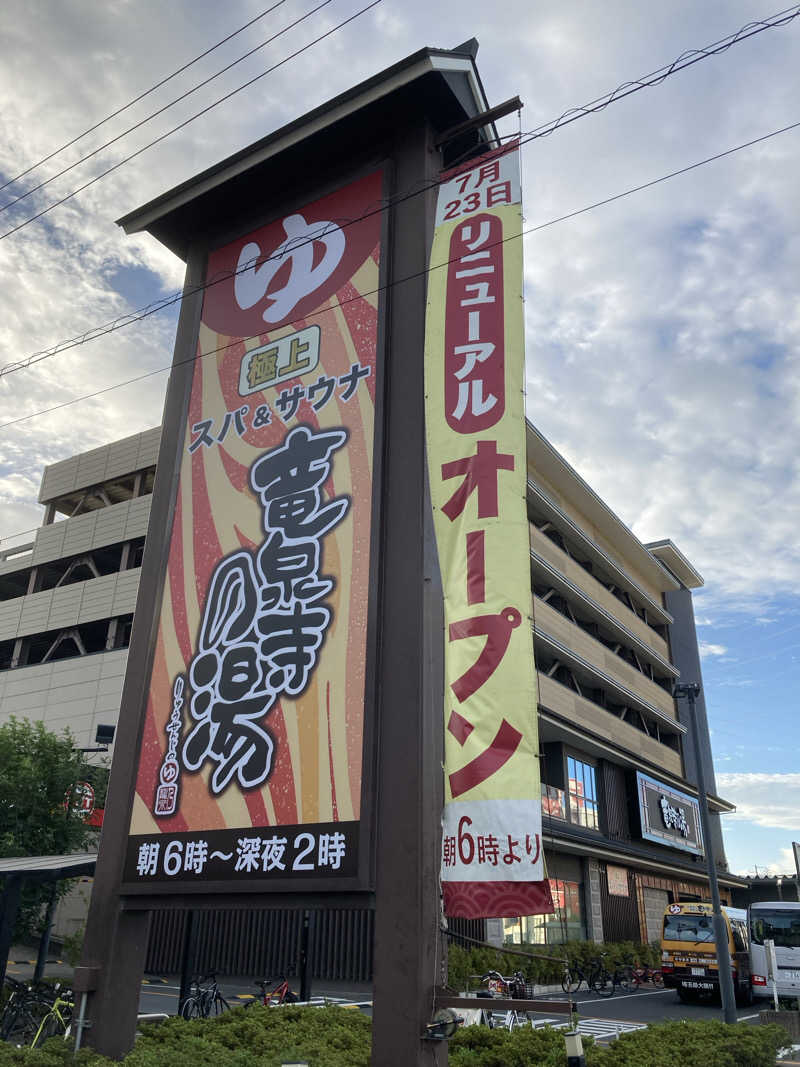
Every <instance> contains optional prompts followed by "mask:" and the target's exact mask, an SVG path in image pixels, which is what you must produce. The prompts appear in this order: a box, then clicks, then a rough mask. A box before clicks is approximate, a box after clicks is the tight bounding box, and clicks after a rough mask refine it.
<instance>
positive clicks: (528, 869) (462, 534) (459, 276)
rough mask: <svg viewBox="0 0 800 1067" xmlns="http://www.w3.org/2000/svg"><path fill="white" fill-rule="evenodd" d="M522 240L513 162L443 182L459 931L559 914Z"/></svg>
mask: <svg viewBox="0 0 800 1067" xmlns="http://www.w3.org/2000/svg"><path fill="white" fill-rule="evenodd" d="M521 229H522V217H521V203H520V182H519V153H518V150H517V149H516V148H512V149H511V150H509V149H508V148H505V149H500V150H498V151H497V152H493V153H489V154H487V155H485V156H483V157H482V158H481V159H479V160H478V161H471V162H470V164H469V166H468V167H466V168H464V169H461V170H459V171H455V172H453V173H450V174H447V175H444V180H443V182H442V184H441V186H440V189H439V194H438V205H437V212H436V228H435V232H434V240H433V248H432V251H431V268H432V270H431V273H430V275H429V281H428V286H429V288H428V313H427V322H426V351H425V365H426V423H427V443H428V465H429V474H430V485H431V497H432V501H433V508H434V523H435V529H436V541H437V547H438V553H439V561H440V567H441V573H442V583H443V587H444V608H445V633H444V647H445V656H444V660H445V702H444V716H445V719H444V722H445V808H444V817H443V837H442V868H441V870H442V888H443V894H444V907H445V912H446V914H447V915H450V916H458V917H466V918H480V917H489V916H515V915H529V914H535V913H544V912H551V911H552V910H553V906H552V901H551V898H550V892H549V889H548V885H547V882H546V881H545V880H544V869H543V859H542V838H541V794H540V784H539V765H538V758H537V757H538V750H539V745H538V729H537V706H536V678H535V671H534V662H533V637H532V633H531V609H532V605H531V589H530V549H529V534H528V519H527V510H526V505H525V487H526V476H527V467H526V459H525V412H524V406H523V381H524V351H523V324H522V247H521V245H522V242H521V240H519V237H520V236H521ZM442 264H446V266H444V267H443V266H441V265H442Z"/></svg>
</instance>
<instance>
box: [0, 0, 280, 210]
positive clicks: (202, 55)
mask: <svg viewBox="0 0 800 1067" xmlns="http://www.w3.org/2000/svg"><path fill="white" fill-rule="evenodd" d="M285 3H286V0H278V3H276V4H273V5H272V7H268V8H267V9H266V11H262V12H261V14H260V15H256V17H255V18H253V19H250V21H249V22H245V24H244V26H240V27H239V29H238V30H234V31H233V33H229V34H228V36H227V37H223V38H222V40H221V41H217V43H216V44H214V45H212V46H211V47H210V48H207V49H206V50H205V52H201V53H200V55H199V56H195V57H194V59H190V60H189V62H188V63H184V64H183V66H182V67H178V69H177V70H174V71H173V72H172V74H168V75H167V76H166V77H165V78H162V79H161V81H157V82H156V84H155V85H151V86H150V88H149V89H145V91H144V92H142V93H139V95H138V96H135V97H134V98H133V100H130V101H128V103H127V104H123V106H122V107H118V108H117V110H116V111H112V112H111V114H110V115H106V117H105V118H104V119H100V121H99V122H96V123H95V124H94V126H90V127H89V128H88V130H84V131H83V133H79V134H78V135H77V136H76V137H73V138H72V140H71V141H67V142H66V143H65V144H62V145H61V147H60V148H56V149H54V150H53V151H52V152H51V153H50V154H49V155H47V156H44V157H43V158H42V159H40V160H39V162H38V163H32V164H31V165H30V167H28V169H27V170H23V171H21V172H20V173H19V174H17V176H16V177H15V178H9V180H8V181H7V182H5V183H4V184H3V185H0V192H2V190H3V189H7V188H8V187H9V185H14V184H15V183H16V182H18V181H19V180H20V179H21V178H25V177H27V175H28V174H30V173H31V171H34V170H36V169H37V168H38V167H41V166H42V165H43V164H44V163H49V162H50V160H51V159H53V158H54V157H55V156H57V155H59V154H60V153H61V152H64V151H66V149H67V148H72V146H73V145H74V144H77V142H78V141H82V140H83V138H84V137H88V135H89V134H90V133H94V131H95V130H99V129H100V127H101V126H104V125H105V124H106V123H107V122H110V121H111V119H115V118H116V117H117V115H121V114H122V113H123V112H124V111H127V110H128V109H129V108H132V107H133V105H134V104H138V103H139V101H140V100H144V98H145V97H146V96H150V94H151V93H154V92H155V91H156V89H160V88H161V86H162V85H166V84H167V82H170V81H172V79H173V78H177V77H178V75H179V74H183V72H184V71H186V70H188V69H189V67H193V66H194V64H195V63H199V62H200V60H201V59H205V57H206V56H210V55H211V53H212V52H214V51H216V50H217V49H218V48H221V47H222V45H224V44H227V43H228V41H231V40H233V38H234V37H237V36H238V35H239V34H240V33H243V32H244V31H245V30H247V29H249V28H250V27H251V26H253V25H254V24H255V23H256V22H259V21H260V20H261V19H263V18H264V17H265V16H266V15H269V14H271V13H272V12H273V11H274V10H275V9H276V8H278V7H280V6H281V4H285Z"/></svg>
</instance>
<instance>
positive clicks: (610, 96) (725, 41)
mask: <svg viewBox="0 0 800 1067" xmlns="http://www.w3.org/2000/svg"><path fill="white" fill-rule="evenodd" d="M276 6H277V5H276ZM268 10H270V11H271V10H273V9H272V8H270V9H268ZM315 10H316V9H315ZM798 14H800V4H798V5H795V7H793V8H787V9H786V10H785V11H782V12H779V13H778V14H777V15H773V16H771V17H770V18H769V19H764V20H762V21H760V22H754V23H749V24H748V25H747V26H744V27H742V29H740V30H738V31H737V32H736V33H734V34H730V35H729V36H728V37H724V38H722V39H721V40H720V41H717V42H715V43H714V44H710V45H707V46H706V47H705V48H702V49H694V50H692V51H690V52H684V53H682V55H681V56H679V57H678V58H677V59H676V60H674V61H673V62H672V63H671V64H669V65H668V66H666V67H660V68H659V70H658V71H655V72H654V73H653V74H651V75H645V76H644V78H643V79H638V80H637V81H635V82H626V83H624V84H623V85H622V86H620V87H618V88H617V89H615V90H614V91H613V92H611V93H607V94H605V96H602V97H598V98H597V100H595V101H593V102H592V103H590V104H586V105H584V106H583V107H581V108H571V109H570V110H569V111H566V112H564V114H563V115H561V116H560V117H559V118H557V119H554V120H552V121H551V122H549V123H546V124H545V125H543V126H539V127H537V129H536V130H533V131H529V132H528V133H526V134H523V135H521V136H522V140H521V141H520V145H524V144H528V143H529V142H530V141H533V140H535V139H537V138H538V137H543V136H545V135H546V134H548V133H552V132H553V131H554V130H555V129H557V128H559V127H560V126H563V125H566V124H567V123H568V122H573V121H574V120H575V119H576V118H580V117H582V116H584V115H587V114H591V113H592V111H598V110H601V109H602V108H605V107H608V106H609V104H611V103H613V102H615V101H616V100H620V99H622V98H623V96H627V95H630V93H632V92H636V91H638V89H640V88H645V87H646V85H656V84H660V82H661V81H663V80H664V79H665V78H667V77H669V76H670V75H671V74H673V73H675V72H676V71H678V70H682V69H684V68H685V67H686V66H690V65H691V64H692V63H696V62H699V60H700V59H707V58H709V57H710V56H711V55H716V54H717V53H718V52H722V51H726V50H727V49H728V48H730V47H732V45H734V44H736V43H737V42H738V41H741V40H744V39H746V37H749V36H753V35H754V34H755V33H760V32H761V31H762V30H764V29H769V28H772V27H774V26H779V25H784V24H785V23H786V22H788V21H791V19H793V18H795V17H797V15H798ZM259 17H260V16H259ZM692 57H693V58H692ZM570 116H571V117H570ZM512 136H513V137H516V136H518V135H516V134H514V135H512ZM123 162H124V161H123ZM101 177H102V175H101ZM438 184H439V181H438V180H436V179H435V180H433V181H431V182H426V183H424V184H423V185H422V187H421V188H419V189H417V190H416V191H414V192H412V193H409V194H398V195H397V197H396V198H386V199H385V200H384V201H382V207H381V208H380V210H384V209H385V208H388V207H390V206H392V204H393V203H400V202H402V200H403V199H406V198H407V196H416V195H419V194H420V193H422V192H426V191H427V190H428V189H431V188H435V187H436V186H437V185H438ZM77 191H79V190H77ZM73 195H74V194H73ZM54 206H55V205H54ZM374 213H375V212H374V211H368V212H366V213H364V214H363V215H362V216H360V217H359V218H357V219H351V220H347V222H346V224H345V225H350V224H352V223H355V222H358V221H361V220H362V219H365V218H368V217H369V216H370V215H372V214H374ZM28 221H32V220H28ZM12 232H13V231H12ZM5 236H8V235H7V234H6V235H5ZM298 247H299V245H298ZM268 258H272V257H268ZM249 267H250V264H245V266H244V267H243V268H242V269H249ZM231 276H232V275H230V274H225V276H224V277H223V278H219V279H212V280H210V281H208V282H206V283H205V284H204V285H201V286H198V287H197V288H194V289H192V290H191V293H194V292H198V291H199V290H200V289H204V288H207V287H209V286H210V285H214V284H217V282H218V281H223V280H226V279H227V278H229V277H231ZM191 293H189V294H186V295H191ZM183 296H184V294H183V292H182V291H180V290H179V291H177V292H175V293H173V294H171V295H169V296H166V297H163V298H161V299H159V300H156V301H152V302H151V303H150V304H147V305H146V306H145V307H143V308H138V309H137V310H135V311H131V312H128V313H127V314H125V315H122V316H118V317H117V318H116V319H114V320H112V321H111V322H108V323H104V324H103V325H101V326H97V327H92V328H91V329H89V330H86V331H85V332H84V333H83V334H80V335H78V336H76V337H73V338H70V339H68V340H66V341H60V342H58V343H57V344H55V345H52V346H51V347H50V348H48V349H43V350H41V351H39V352H34V353H33V355H31V356H28V357H27V358H26V359H24V360H19V361H15V362H12V363H9V364H6V366H4V367H2V368H0V377H3V376H4V375H6V374H13V373H15V372H16V371H18V370H24V369H27V368H28V367H31V366H33V365H34V364H36V363H39V362H41V361H42V360H44V359H49V358H50V357H51V356H55V355H58V354H59V353H60V352H64V351H67V350H69V349H71V348H75V347H77V346H79V345H81V344H86V343H88V342H89V341H92V340H96V339H97V338H99V337H104V336H106V335H107V334H109V333H113V332H114V331H115V330H118V329H123V328H124V327H125V326H130V325H132V324H133V323H134V322H140V321H141V320H142V319H145V318H148V317H149V316H150V315H154V314H156V313H157V312H159V311H163V310H164V309H165V308H167V307H170V306H171V305H173V304H176V303H178V302H179V301H180V300H182V299H183Z"/></svg>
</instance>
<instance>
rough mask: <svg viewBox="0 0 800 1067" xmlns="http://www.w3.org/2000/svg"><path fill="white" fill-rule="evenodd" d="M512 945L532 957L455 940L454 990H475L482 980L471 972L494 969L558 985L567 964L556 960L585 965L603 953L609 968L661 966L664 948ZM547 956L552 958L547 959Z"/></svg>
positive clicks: (628, 943)
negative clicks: (639, 965) (627, 965)
mask: <svg viewBox="0 0 800 1067" xmlns="http://www.w3.org/2000/svg"><path fill="white" fill-rule="evenodd" d="M509 947H513V948H514V950H515V951H519V952H526V953H529V957H528V958H527V959H524V958H523V957H521V956H516V955H512V954H511V953H509V952H504V951H503V950H502V949H501V948H484V947H482V946H479V945H474V946H464V945H459V944H458V943H457V942H455V941H453V942H451V943H450V945H449V948H448V974H447V981H448V984H449V986H450V987H451V989H459V990H461V989H476V988H477V987H478V986H479V985H480V982H478V981H476V980H475V979H473V978H472V975H476V974H478V975H480V974H486V972H487V971H491V970H495V971H500V972H501V974H506V975H507V974H513V972H514V971H522V973H523V974H524V975H525V977H526V979H527V980H528V981H529V982H534V983H537V984H540V985H553V984H558V983H560V981H561V978H562V975H563V973H564V967H563V964H562V963H560V962H556V961H558V960H565V959H566V960H570V961H574V962H577V963H580V964H582V965H584V966H586V965H588V963H589V961H590V960H592V959H594V957H596V956H599V955H600V953H601V952H605V953H607V956H606V959H605V964H606V967H607V968H608V969H609V970H613V969H614V968H615V967H622V966H624V965H626V964H635V963H642V964H644V963H647V964H649V965H650V966H651V967H658V966H659V965H660V962H661V949H660V947H659V946H658V945H657V944H649V945H640V944H637V943H635V942H634V941H620V942H609V943H608V944H604V945H599V944H597V943H596V942H595V941H568V942H567V943H566V944H564V945H531V944H522V945H513V946H509ZM545 956H549V957H552V958H551V959H544V958H543V957H545ZM553 958H555V959H553Z"/></svg>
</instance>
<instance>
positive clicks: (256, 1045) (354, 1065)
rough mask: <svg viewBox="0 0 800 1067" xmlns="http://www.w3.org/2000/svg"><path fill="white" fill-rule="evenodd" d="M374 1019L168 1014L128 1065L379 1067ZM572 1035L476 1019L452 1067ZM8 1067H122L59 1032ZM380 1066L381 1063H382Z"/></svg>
mask: <svg viewBox="0 0 800 1067" xmlns="http://www.w3.org/2000/svg"><path fill="white" fill-rule="evenodd" d="M371 1029H372V1024H371V1021H370V1020H369V1019H368V1018H367V1017H366V1016H365V1015H362V1014H361V1012H359V1011H356V1010H347V1009H344V1008H295V1007H286V1008H281V1009H275V1008H263V1007H261V1006H256V1007H254V1008H252V1009H249V1010H248V1011H245V1010H244V1009H243V1008H238V1009H236V1010H235V1011H232V1012H228V1013H226V1014H224V1015H222V1016H220V1017H219V1018H218V1019H208V1020H193V1021H192V1022H186V1021H184V1020H183V1019H177V1018H173V1019H168V1020H167V1021H166V1022H163V1023H160V1024H158V1025H150V1026H144V1027H142V1035H141V1036H140V1038H139V1039H138V1041H137V1042H136V1046H135V1048H134V1049H133V1051H132V1052H131V1053H129V1055H128V1056H126V1057H125V1060H124V1061H123V1063H124V1067H280V1064H281V1063H282V1062H284V1061H285V1060H287V1059H295V1058H296V1059H298V1060H307V1061H308V1063H309V1064H310V1065H311V1067H369V1064H370V1043H371ZM788 1043H789V1042H788V1038H787V1035H786V1033H785V1031H784V1030H783V1029H782V1028H781V1027H779V1026H748V1025H747V1024H746V1023H739V1024H737V1025H735V1026H725V1024H724V1023H719V1022H700V1023H695V1022H693V1023H681V1022H671V1023H661V1024H658V1025H655V1026H650V1027H648V1028H647V1030H640V1031H637V1032H636V1033H632V1034H623V1035H622V1036H621V1037H620V1038H618V1040H617V1041H615V1042H614V1043H613V1044H611V1045H610V1046H608V1047H603V1046H599V1045H594V1044H593V1043H592V1041H591V1039H586V1041H585V1048H586V1062H587V1067H773V1065H774V1063H775V1054H776V1051H777V1049H779V1048H781V1047H782V1046H784V1045H787V1044H788ZM564 1063H565V1045H564V1035H563V1033H561V1032H559V1031H557V1030H551V1029H549V1028H547V1029H543V1030H532V1029H519V1030H514V1031H513V1032H511V1033H509V1032H508V1031H507V1030H489V1029H488V1027H485V1026H470V1027H467V1028H465V1029H463V1030H460V1031H459V1032H458V1033H457V1034H456V1035H455V1037H453V1039H452V1040H451V1041H450V1065H451V1067H532V1065H534V1064H536V1065H537V1067H564ZM0 1067H114V1065H113V1064H112V1061H111V1060H107V1059H105V1058H104V1057H102V1056H98V1055H97V1054H96V1053H94V1052H92V1051H91V1050H89V1049H82V1050H81V1052H80V1053H79V1055H78V1056H77V1058H75V1057H73V1055H72V1053H71V1051H70V1047H69V1044H68V1043H67V1042H64V1041H62V1040H60V1039H59V1038H53V1039H52V1040H50V1041H48V1042H47V1043H46V1044H45V1045H44V1046H43V1048H41V1049H15V1048H12V1047H10V1046H9V1045H0ZM376 1067H379V1065H376Z"/></svg>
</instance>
